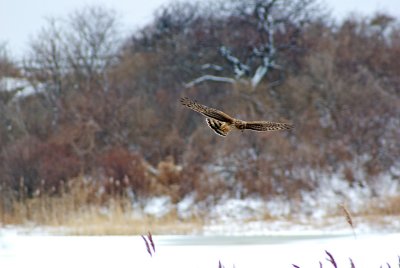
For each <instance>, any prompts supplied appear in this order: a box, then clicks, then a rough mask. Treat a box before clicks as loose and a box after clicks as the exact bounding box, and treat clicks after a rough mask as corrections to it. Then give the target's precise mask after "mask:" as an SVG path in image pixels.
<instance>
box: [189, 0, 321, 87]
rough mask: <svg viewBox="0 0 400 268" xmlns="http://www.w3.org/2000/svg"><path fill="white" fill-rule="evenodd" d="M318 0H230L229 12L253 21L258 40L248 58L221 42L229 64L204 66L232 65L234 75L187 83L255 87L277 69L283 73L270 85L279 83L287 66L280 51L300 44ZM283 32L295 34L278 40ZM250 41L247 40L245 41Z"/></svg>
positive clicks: (246, 22) (205, 67)
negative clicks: (205, 82) (241, 84)
mask: <svg viewBox="0 0 400 268" xmlns="http://www.w3.org/2000/svg"><path fill="white" fill-rule="evenodd" d="M314 2H315V1H314V0H297V1H277V0H252V1H241V0H232V1H230V4H229V5H228V8H229V9H231V11H229V12H231V14H232V17H234V18H236V19H238V20H239V21H241V22H242V23H244V24H248V25H251V26H252V27H253V29H254V30H255V31H256V33H257V34H256V35H257V38H256V41H255V42H252V43H253V44H252V45H251V49H250V53H248V54H247V55H246V56H245V58H244V59H240V57H238V56H235V54H234V53H233V52H232V50H231V49H230V48H229V47H227V46H225V45H222V46H220V47H219V52H220V55H221V57H222V58H223V59H224V60H225V61H226V63H227V65H228V66H225V67H224V66H221V65H218V64H205V65H203V66H202V67H203V68H202V69H212V70H214V71H221V70H224V69H226V68H229V70H230V73H231V74H232V76H233V77H232V76H219V75H210V74H206V75H203V76H201V77H198V78H196V79H194V80H192V81H190V82H188V83H186V85H185V86H186V87H192V86H194V85H196V84H199V83H202V82H204V81H217V82H228V83H237V82H241V83H244V84H247V85H250V86H251V88H252V89H253V90H255V89H256V87H257V86H258V85H259V83H260V82H261V80H262V79H264V78H265V77H266V76H267V75H268V74H269V73H270V72H271V71H274V70H275V71H277V72H278V73H279V76H278V78H275V79H274V80H273V81H270V86H274V85H277V84H279V83H280V82H281V80H282V78H283V70H284V68H283V66H282V65H281V64H279V63H278V60H279V56H280V53H281V52H282V51H283V50H286V49H291V48H293V47H295V46H296V44H295V38H296V35H297V34H298V33H299V32H300V31H301V29H302V27H303V25H304V23H305V22H306V21H307V20H308V19H309V17H310V12H311V10H312V9H313V8H314V5H313V4H314ZM293 29H294V30H293ZM233 31H235V30H233ZM289 31H291V32H289ZM282 34H288V35H291V36H290V37H289V38H287V39H286V40H276V37H277V36H279V35H282ZM249 41H250V40H244V41H243V42H249Z"/></svg>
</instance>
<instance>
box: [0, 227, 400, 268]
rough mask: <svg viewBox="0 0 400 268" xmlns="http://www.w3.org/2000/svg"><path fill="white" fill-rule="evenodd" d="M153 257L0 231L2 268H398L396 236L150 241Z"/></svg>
mask: <svg viewBox="0 0 400 268" xmlns="http://www.w3.org/2000/svg"><path fill="white" fill-rule="evenodd" d="M153 240H154V242H155V248H156V251H155V253H154V254H153V256H152V257H151V256H150V255H149V254H148V253H147V250H146V247H145V243H144V241H143V239H142V238H141V237H140V236H53V235H46V234H43V233H31V234H24V233H23V232H21V231H17V229H6V228H3V229H1V230H0V267H7V268H8V267H10V268H20V267H21V268H22V267H23V268H26V267H40V268H47V267H49V268H50V267H51V268H53V267H58V268H63V267H65V268H67V267H68V268H70V267H113V268H124V267H130V268H132V267H154V268H156V267H160V268H161V267H174V268H179V267H185V268H187V267H191V268H196V267H199V268H200V267H207V268H208V267H218V262H219V261H221V263H222V265H223V266H224V267H226V268H228V267H236V268H242V267H248V268H250V267H251V268H256V267H274V268H279V267H293V266H292V264H296V265H298V266H299V267H319V261H321V262H322V264H323V267H332V265H331V264H330V263H329V262H328V261H327V259H326V258H327V255H326V253H325V250H327V251H328V252H330V253H331V254H332V255H333V256H334V258H335V259H336V261H337V263H338V267H350V261H349V258H350V257H351V258H352V260H353V261H354V264H355V267H361V268H369V267H375V268H378V267H380V266H381V265H382V266H383V267H387V264H386V263H389V264H390V265H391V267H398V266H399V263H398V262H399V260H398V256H399V255H400V233H384V234H377V233H376V234H364V235H359V236H357V237H354V236H353V235H352V234H348V235H343V234H342V235H330V236H329V235H318V234H307V233H304V232H301V231H299V232H297V233H295V232H291V233H286V234H285V233H280V234H275V235H273V234H270V235H262V236H252V235H251V236H249V235H247V236H238V235H236V236H227V235H224V236H221V235H204V236H154V237H153Z"/></svg>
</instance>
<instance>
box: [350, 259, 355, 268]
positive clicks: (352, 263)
mask: <svg viewBox="0 0 400 268" xmlns="http://www.w3.org/2000/svg"><path fill="white" fill-rule="evenodd" d="M350 267H351V268H356V266H355V265H354V262H353V260H352V259H351V258H350Z"/></svg>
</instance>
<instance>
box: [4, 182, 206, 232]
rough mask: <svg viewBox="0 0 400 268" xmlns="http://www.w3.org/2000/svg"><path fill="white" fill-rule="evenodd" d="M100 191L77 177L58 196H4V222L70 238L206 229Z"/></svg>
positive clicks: (196, 220) (192, 222)
mask: <svg viewBox="0 0 400 268" xmlns="http://www.w3.org/2000/svg"><path fill="white" fill-rule="evenodd" d="M99 192H101V191H100V190H99V189H96V186H94V185H92V184H90V183H88V182H87V181H85V179H84V178H77V179H76V180H74V181H73V182H71V183H69V185H68V186H66V187H65V189H64V190H63V191H62V193H61V194H58V195H52V194H48V193H45V194H41V193H40V192H37V194H35V196H34V197H32V198H22V197H20V198H17V197H13V196H10V195H8V196H7V198H6V197H5V196H1V197H0V215H1V223H2V224H12V225H26V224H29V225H32V224H33V225H39V226H46V227H56V228H55V229H56V230H58V231H57V232H60V230H61V232H63V234H68V235H132V234H141V233H143V232H146V231H148V230H152V232H153V233H154V234H165V233H176V234H186V233H194V232H197V231H199V230H200V229H201V227H202V226H203V222H202V221H201V220H200V219H198V218H192V219H188V220H185V221H182V220H179V219H178V216H177V215H176V211H171V212H170V213H168V214H166V215H164V216H163V217H161V218H157V217H152V216H149V215H146V214H144V213H143V210H142V209H141V208H140V206H139V205H133V204H132V201H131V198H130V197H129V196H127V195H124V194H122V195H118V196H111V195H110V194H107V193H103V194H98V193H99ZM94 193H96V194H94ZM5 204H7V205H8V208H6V205H5ZM50 229H52V228H50Z"/></svg>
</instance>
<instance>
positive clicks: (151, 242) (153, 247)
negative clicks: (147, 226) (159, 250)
mask: <svg viewBox="0 0 400 268" xmlns="http://www.w3.org/2000/svg"><path fill="white" fill-rule="evenodd" d="M147 238H148V239H149V241H150V245H151V247H152V249H153V252H154V253H155V252H156V246H155V245H154V241H153V236H152V235H151V233H150V232H148V234H147Z"/></svg>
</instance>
